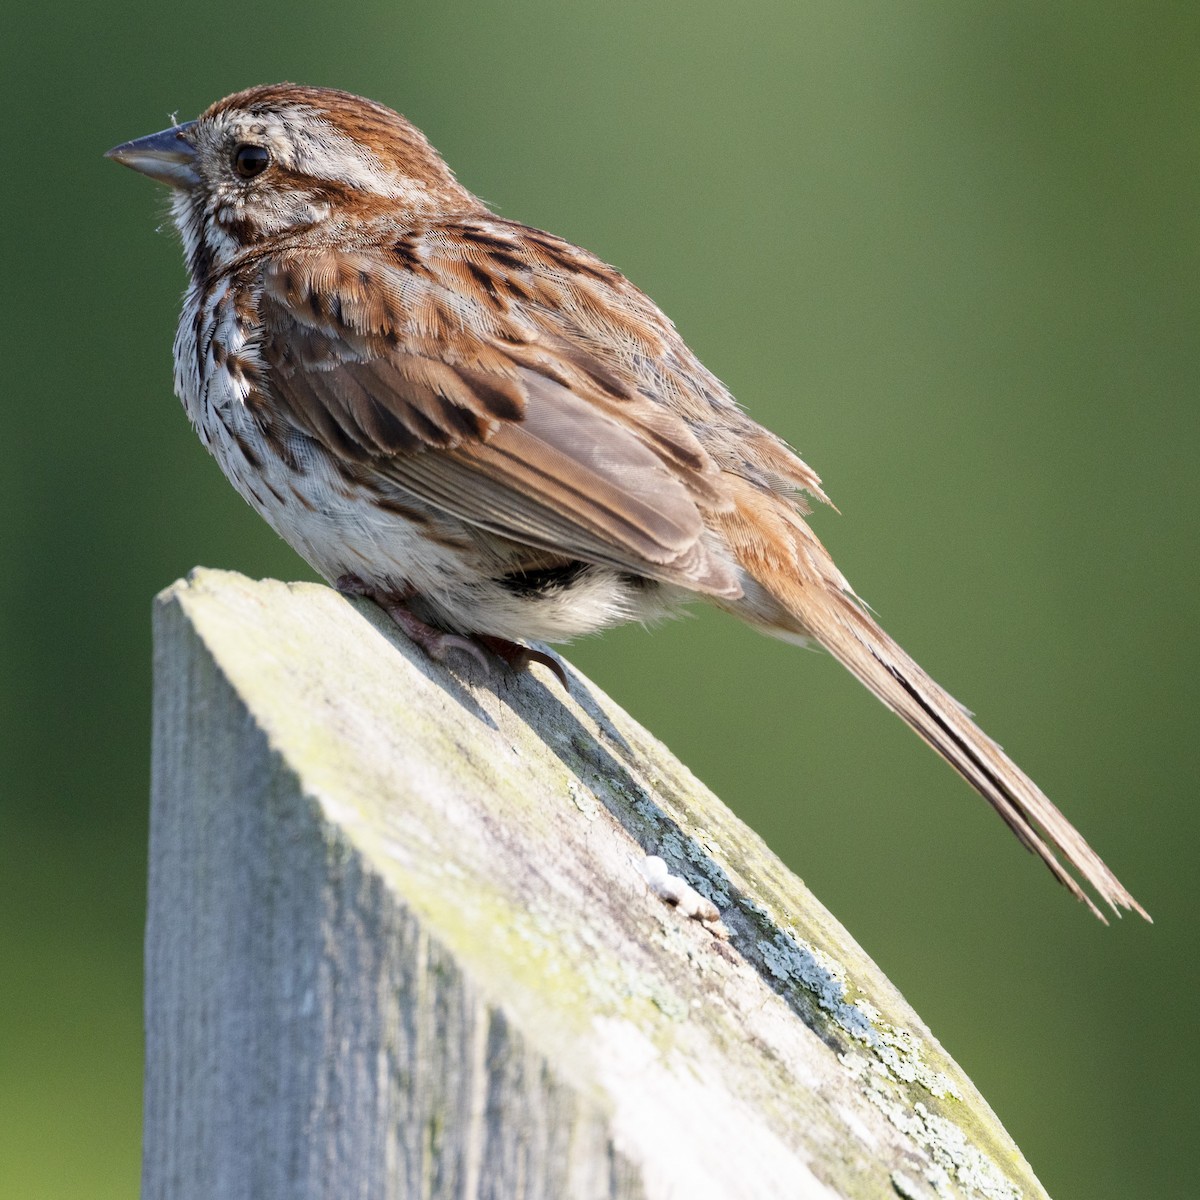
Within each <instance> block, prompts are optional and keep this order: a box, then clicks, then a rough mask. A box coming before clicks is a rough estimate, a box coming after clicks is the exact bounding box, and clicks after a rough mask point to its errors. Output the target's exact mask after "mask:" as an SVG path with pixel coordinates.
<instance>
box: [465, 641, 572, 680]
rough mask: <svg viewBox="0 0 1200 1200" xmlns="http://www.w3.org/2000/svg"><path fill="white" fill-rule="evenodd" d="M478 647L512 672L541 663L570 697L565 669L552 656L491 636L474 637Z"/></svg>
mask: <svg viewBox="0 0 1200 1200" xmlns="http://www.w3.org/2000/svg"><path fill="white" fill-rule="evenodd" d="M475 638H476V641H478V642H479V644H480V645H482V646H484V647H486V648H487V649H488V650H490V651H491V652H492V653H493V654H494V655H495V656H496V657H497V658H502V659H504V661H505V662H506V663H508V665H509V666H510V667H511V668H512V669H513V670H514V671H525V670H528V668H529V665H530V664H531V663H541V664H542V666H543V667H549V668H550V670H551V671H553V672H554V674H555V675H556V676H557V677H558V682H559V683H561V684H562V685H563V690H564V691H565V692H566V693H567V694H568V695H570V692H571V681H570V680H569V679H568V678H567V669H566V667H564V666H563V665H562V663H561V662H560V661H559V660H558V659H557V658H555V657H554V655H552V654H547V653H546V652H545V651H544V650H535V649H534V648H533V647H532V646H522V645H521V643H520V642H510V641H509V640H508V639H507V638H499V637H492V636H491V634H487V633H479V634H476V635H475Z"/></svg>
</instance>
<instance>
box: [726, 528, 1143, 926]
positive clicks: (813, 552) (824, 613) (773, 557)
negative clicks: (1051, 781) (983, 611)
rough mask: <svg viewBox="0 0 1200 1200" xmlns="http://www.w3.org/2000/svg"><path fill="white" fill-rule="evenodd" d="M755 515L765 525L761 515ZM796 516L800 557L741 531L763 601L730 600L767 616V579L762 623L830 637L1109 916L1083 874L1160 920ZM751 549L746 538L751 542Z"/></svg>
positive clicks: (1114, 899)
mask: <svg viewBox="0 0 1200 1200" xmlns="http://www.w3.org/2000/svg"><path fill="white" fill-rule="evenodd" d="M760 516H761V514H760ZM755 524H756V528H757V530H758V532H760V533H761V531H762V529H763V525H762V523H761V520H760V521H758V522H756V523H755ZM786 524H787V525H788V526H790V527H791V528H790V537H788V539H787V540H788V541H790V542H791V545H790V546H789V547H788V548H787V549H788V550H789V551H790V553H788V554H786V555H785V556H784V557H786V558H788V559H790V560H791V561H790V562H789V563H787V564H786V567H785V564H784V563H783V562H780V561H779V555H778V554H777V553H776V554H773V553H771V552H770V549H769V548H768V547H764V545H763V543H762V542H761V541H759V540H758V539H757V538H755V539H754V542H755V543H756V544H755V545H754V546H753V548H752V549H751V552H750V553H749V554H748V555H747V554H745V553H741V552H739V549H738V541H739V539H738V538H737V536H736V531H735V536H733V537H732V538H731V539H730V542H731V544H732V546H733V548H734V550H735V553H736V554H737V556H738V558H739V559H741V560H742V562H743V565H744V566H745V567H746V568H747V570H748V572H749V574H750V577H751V579H752V581H753V584H754V585H756V586H755V591H756V592H757V593H758V602H757V604H755V603H753V600H754V597H753V596H747V598H746V600H745V601H743V602H741V603H735V604H734V605H731V606H730V607H732V608H735V610H737V611H739V615H741V616H742V617H744V618H745V617H749V618H750V619H751V620H755V616H754V615H753V614H752V613H749V612H747V601H749V602H751V603H750V605H749V607H751V608H757V610H758V613H759V614H762V615H764V616H765V615H766V612H767V608H768V604H767V598H766V597H765V596H763V595H762V592H761V591H758V588H761V589H762V590H763V591H765V592H766V593H768V594H769V595H770V597H772V598H773V599H774V600H775V601H776V602H777V603H778V604H779V606H780V607H781V608H782V610H783V611H782V612H780V611H779V609H776V610H775V611H774V612H773V613H772V614H771V616H770V617H769V618H768V619H767V620H763V619H761V616H760V617H759V619H757V620H756V623H757V624H759V625H761V626H763V627H765V628H766V629H767V630H768V631H769V632H773V633H775V634H777V635H781V636H784V637H791V638H794V639H799V638H805V639H812V640H814V641H816V642H819V643H820V644H821V645H822V646H824V647H825V649H826V650H828V651H829V653H830V654H832V655H833V656H834V657H835V658H836V659H837V660H838V661H839V662H840V663H842V665H843V666H845V667H846V668H847V669H848V670H849V671H850V672H852V673H853V674H854V675H855V676H856V677H857V678H858V679H859V680H861V682H862V683H864V684H865V685H866V686H867V688H869V689H870V690H871V691H872V692H873V693H874V694H875V695H876V696H878V697H879V699H880V700H882V701H883V703H884V704H886V705H887V707H888V708H890V709H891V710H892V711H893V712H894V713H896V715H897V716H899V717H900V718H901V719H902V720H903V721H904V722H905V723H906V724H908V725H909V726H910V728H912V729H913V730H914V731H915V732H916V733H917V735H918V736H919V737H920V738H921V739H922V740H923V741H925V742H927V743H928V744H929V745H930V746H931V747H932V748H933V749H934V750H936V751H937V753H938V754H940V755H941V756H942V758H944V759H945V760H946V761H947V762H948V763H949V764H950V765H951V766H952V767H953V768H954V769H955V770H956V771H957V772H958V773H959V774H960V775H961V776H962V777H963V778H964V779H965V780H966V781H967V782H968V783H969V784H970V785H971V786H972V787H973V788H975V790H976V791H977V792H979V794H980V795H981V796H983V798H984V799H985V800H987V801H988V803H989V804H991V805H992V807H993V808H994V809H995V810H996V811H997V812H998V813H999V814H1000V816H1001V817H1002V818H1003V819H1004V821H1005V823H1006V824H1007V825H1008V827H1009V828H1010V829H1011V830H1012V831H1013V833H1015V834H1016V835H1017V837H1018V838H1019V839H1020V841H1021V842H1022V844H1023V845H1024V846H1025V847H1026V848H1027V849H1029V850H1030V851H1032V852H1033V853H1034V854H1036V855H1037V856H1038V857H1039V858H1040V859H1041V860H1042V861H1043V862H1044V863H1045V864H1046V866H1047V867H1049V869H1050V871H1051V872H1052V873H1053V875H1054V877H1055V878H1056V879H1058V881H1059V882H1060V883H1062V884H1063V886H1064V887H1066V888H1068V889H1069V890H1070V891H1071V892H1072V893H1074V895H1075V896H1077V897H1078V898H1079V899H1080V900H1082V901H1083V902H1084V903H1085V904H1087V905H1088V907H1089V908H1090V909H1091V910H1092V912H1093V913H1095V914H1096V916H1097V917H1099V918H1100V919H1101V920H1102V921H1103V920H1105V917H1104V914H1103V913H1102V912H1101V911H1100V909H1099V908H1098V907H1097V905H1096V904H1095V902H1094V901H1093V900H1092V897H1091V896H1090V895H1089V894H1088V893H1087V892H1086V891H1085V890H1084V888H1083V887H1082V886H1081V882H1080V881H1082V882H1084V883H1086V884H1088V885H1090V886H1091V887H1092V888H1093V889H1094V890H1095V892H1096V894H1097V895H1098V896H1099V897H1100V899H1101V900H1102V901H1104V902H1105V903H1107V904H1108V905H1109V906H1110V907H1111V908H1112V910H1113V911H1114V912H1115V913H1116V914H1117V915H1118V916H1119V915H1120V910H1121V909H1122V908H1128V909H1132V910H1133V911H1134V912H1137V913H1139V914H1140V915H1141V916H1143V917H1145V918H1146V920H1150V916H1149V914H1148V913H1147V912H1146V910H1145V909H1144V908H1142V906H1141V905H1140V904H1139V903H1138V902H1137V901H1136V900H1135V899H1134V898H1133V896H1132V895H1131V894H1130V893H1129V892H1128V891H1127V890H1126V889H1125V888H1124V886H1122V884H1121V882H1120V880H1118V879H1117V877H1116V876H1115V875H1114V874H1113V873H1112V871H1110V870H1109V868H1108V867H1107V866H1106V865H1105V863H1104V861H1103V860H1102V859H1101V858H1100V856H1099V855H1098V854H1097V853H1096V852H1095V851H1094V850H1093V849H1092V848H1091V847H1090V846H1089V845H1088V844H1087V842H1086V841H1084V839H1083V837H1082V836H1081V835H1080V833H1079V831H1078V830H1077V829H1076V828H1075V827H1074V826H1073V825H1072V824H1071V823H1070V821H1068V820H1067V819H1066V817H1064V816H1063V814H1062V813H1061V812H1059V810H1058V809H1057V808H1056V807H1055V806H1054V804H1052V803H1051V802H1050V800H1049V799H1048V798H1047V796H1046V795H1045V794H1044V793H1043V792H1042V790H1041V789H1040V788H1039V787H1038V786H1037V784H1035V783H1034V782H1033V780H1032V779H1030V778H1029V776H1028V775H1026V774H1025V772H1024V771H1022V770H1021V768H1020V767H1018V766H1017V764H1016V763H1014V762H1013V760H1012V759H1011V758H1009V757H1008V755H1007V754H1005V753H1004V751H1003V750H1002V749H1001V748H1000V746H999V745H997V743H996V742H994V741H992V739H991V738H990V737H988V736H987V734H985V733H984V732H983V730H981V729H980V728H979V726H978V725H976V724H975V722H974V721H973V720H972V719H971V715H970V713H969V712H968V711H967V710H966V709H965V708H963V706H962V705H961V704H959V703H958V702H957V701H956V700H955V699H954V698H953V697H952V696H950V695H949V693H948V692H946V690H945V689H944V688H942V687H941V686H940V685H939V684H938V683H936V682H935V681H934V680H933V679H932V678H931V677H930V676H929V675H927V674H926V673H925V671H923V670H922V669H921V667H920V666H919V665H918V664H917V663H916V662H915V661H914V660H913V659H912V658H911V657H910V656H909V655H908V654H906V653H905V652H904V650H903V649H901V647H900V646H899V645H897V644H896V642H894V641H893V640H892V638H891V637H889V636H888V634H887V633H885V632H884V630H883V629H881V628H880V626H879V625H878V624H877V622H876V621H875V620H874V618H873V617H872V616H871V615H870V613H869V612H868V611H867V609H866V607H865V606H864V605H863V604H862V602H861V601H859V600H858V599H857V597H856V596H855V595H854V593H853V592H852V591H851V589H850V586H849V584H847V583H846V580H845V578H844V577H843V576H842V575H841V573H840V572H839V571H838V569H837V568H836V567H835V566H834V564H833V561H832V559H831V558H830V556H829V554H828V552H827V551H826V550H825V548H824V546H822V545H821V543H820V542H819V541H818V540H817V538H816V536H815V535H814V534H813V533H812V531H811V530H810V529H809V528H808V526H807V525H806V524H805V523H804V522H803V521H801V520H800V519H799V518H798V517H791V516H790V514H789V519H788V520H787V522H786ZM745 528H746V527H745V526H743V530H745ZM776 528H777V529H779V525H778V524H776ZM780 532H782V530H780ZM777 546H778V544H777ZM747 548H748V547H747V542H746V541H745V540H743V541H742V549H743V550H745V549H747ZM778 548H779V549H782V547H778ZM764 550H765V551H766V553H764ZM787 567H790V569H787ZM771 607H773V606H771ZM1060 856H1061V860H1060ZM1064 864H1065V865H1064ZM1072 871H1073V872H1075V874H1072ZM1076 875H1078V878H1076Z"/></svg>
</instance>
